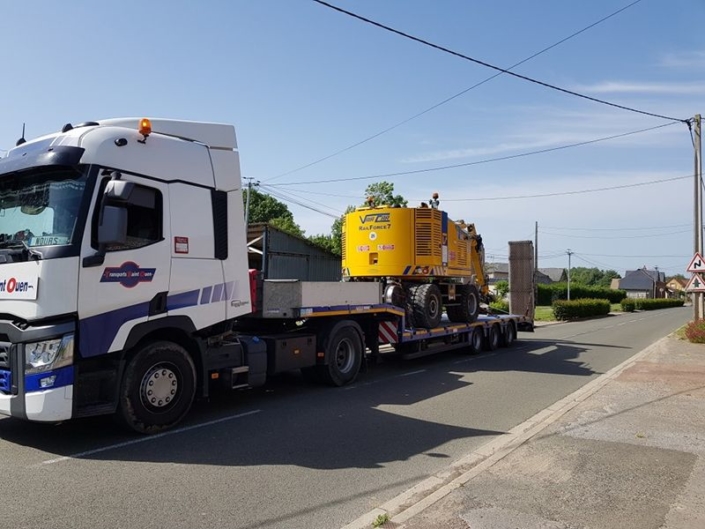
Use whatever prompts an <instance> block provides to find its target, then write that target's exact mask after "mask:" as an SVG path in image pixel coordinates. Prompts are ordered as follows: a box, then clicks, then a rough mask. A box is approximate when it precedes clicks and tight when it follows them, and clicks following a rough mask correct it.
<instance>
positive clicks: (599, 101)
mask: <svg viewBox="0 0 705 529" xmlns="http://www.w3.org/2000/svg"><path fill="white" fill-rule="evenodd" d="M313 1H314V2H316V3H317V4H321V5H323V6H326V7H328V8H330V9H333V10H335V11H338V12H340V13H343V14H345V15H348V16H351V17H353V18H356V19H358V20H361V21H362V22H365V23H367V24H371V25H373V26H376V27H378V28H381V29H384V30H385V31H389V32H391V33H394V34H396V35H399V36H401V37H404V38H406V39H410V40H413V41H414V42H418V43H420V44H423V45H425V46H429V47H431V48H434V49H437V50H440V51H442V52H445V53H448V54H450V55H454V56H456V57H460V58H461V59H465V60H466V61H470V62H473V63H475V64H479V65H481V66H485V67H486V68H491V69H493V70H495V71H498V72H501V73H505V74H507V75H511V76H512V77H516V78H518V79H523V80H524V81H529V82H531V83H535V84H538V85H540V86H544V87H546V88H550V89H552V90H556V91H558V92H563V93H565V94H569V95H572V96H575V97H579V98H582V99H587V100H588V101H593V102H595V103H600V104H602V105H607V106H610V107H614V108H619V109H621V110H627V111H629V112H634V113H636V114H642V115H645V116H651V117H655V118H660V119H665V120H668V121H676V122H680V123H689V120H688V119H682V118H674V117H671V116H665V115H663V114H657V113H655V112H647V111H645V110H639V109H636V108H633V107H628V106H625V105H619V104H617V103H611V102H609V101H605V100H604V99H598V98H596V97H592V96H588V95H585V94H581V93H579V92H575V91H573V90H568V89H566V88H561V87H559V86H556V85H554V84H550V83H546V82H544V81H539V80H538V79H534V78H532V77H528V76H526V75H521V74H518V73H515V72H511V71H509V70H508V69H506V68H500V67H499V66H495V65H493V64H490V63H488V62H485V61H481V60H479V59H475V58H473V57H470V56H468V55H464V54H462V53H459V52H457V51H453V50H451V49H450V48H446V47H444V46H440V45H438V44H434V43H432V42H429V41H427V40H424V39H421V38H419V37H414V36H413V35H410V34H409V33H404V32H403V31H400V30H398V29H394V28H392V27H390V26H386V25H384V24H381V23H379V22H375V21H374V20H371V19H369V18H366V17H363V16H361V15H358V14H356V13H353V12H352V11H348V10H347V9H343V8H341V7H338V6H335V5H333V4H329V3H328V2H324V1H323V0H313Z"/></svg>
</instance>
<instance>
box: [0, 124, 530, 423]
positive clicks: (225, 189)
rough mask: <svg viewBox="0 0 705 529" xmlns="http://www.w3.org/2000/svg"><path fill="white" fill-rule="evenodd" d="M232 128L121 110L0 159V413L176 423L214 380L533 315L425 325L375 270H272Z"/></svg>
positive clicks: (351, 357)
mask: <svg viewBox="0 0 705 529" xmlns="http://www.w3.org/2000/svg"><path fill="white" fill-rule="evenodd" d="M243 213H244V212H243V201H242V190H241V177H240V164H239V157H238V151H237V143H236V138H235V130H234V128H233V127H232V126H230V125H223V124H213V123H196V122H187V121H175V120H164V119H152V120H148V119H139V118H124V119H109V120H103V121H99V122H88V123H82V124H79V125H75V126H71V125H66V126H65V127H64V128H63V129H62V131H61V132H57V133H55V134H50V135H48V136H44V137H40V138H37V139H35V140H32V141H28V142H24V141H21V142H18V145H17V146H16V147H15V148H13V149H12V150H11V151H10V152H9V153H8V155H7V156H6V157H5V158H2V159H0V414H3V415H9V416H12V417H18V418H22V419H27V420H31V421H43V422H59V421H64V420H68V419H71V418H76V417H86V416H92V415H100V414H116V416H117V417H118V418H119V419H120V420H121V421H122V422H124V423H125V424H126V425H127V426H129V427H131V428H132V429H134V430H136V431H138V432H142V433H152V432H156V431H160V430H163V429H166V428H169V427H171V426H173V425H174V424H176V423H177V422H178V421H180V420H181V419H182V418H183V417H184V416H185V415H186V413H187V412H188V410H189V408H190V407H191V404H192V402H193V401H194V399H195V398H199V397H201V398H204V397H207V396H208V394H209V390H210V388H211V385H212V384H225V385H226V386H227V387H229V388H239V387H251V386H257V385H261V384H264V382H265V380H266V378H267V376H269V375H273V374H276V373H280V372H284V371H290V370H295V369H301V370H302V371H303V372H304V373H305V374H306V375H308V376H311V377H315V378H318V379H320V380H322V381H324V382H327V383H330V384H332V385H337V386H340V385H344V384H348V383H350V382H352V381H353V380H354V379H355V378H356V376H357V374H358V372H359V371H360V369H361V367H362V366H363V365H364V362H365V359H366V357H367V356H368V355H377V354H379V352H380V346H381V345H389V346H390V349H392V350H394V351H396V352H399V353H404V354H410V355H419V354H426V353H428V352H432V351H433V352H435V351H442V350H448V349H459V348H465V349H479V348H480V347H482V346H483V344H484V347H489V348H496V347H498V346H500V345H509V344H510V343H511V342H512V341H513V340H514V339H515V338H516V333H517V330H521V329H522V328H523V327H525V328H527V329H531V320H530V315H529V314H528V312H527V316H512V315H506V316H481V317H480V318H479V319H478V320H477V321H476V322H474V323H471V324H463V323H450V322H447V321H444V322H442V323H441V324H440V325H439V327H438V328H434V329H413V328H409V326H408V324H407V323H406V322H405V317H404V309H403V308H400V307H396V306H394V305H392V304H390V303H385V301H384V299H383V293H382V289H381V286H380V285H381V284H380V283H376V282H369V283H363V282H355V283H352V282H350V283H347V282H306V281H298V280H268V279H267V278H266V277H263V274H262V273H261V272H258V271H256V270H250V268H249V266H248V242H247V240H246V229H245V225H244V214H243Z"/></svg>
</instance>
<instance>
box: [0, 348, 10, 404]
mask: <svg viewBox="0 0 705 529" xmlns="http://www.w3.org/2000/svg"><path fill="white" fill-rule="evenodd" d="M10 345H11V344H10V343H8V342H0V393H10V390H11V388H12V372H11V371H10Z"/></svg>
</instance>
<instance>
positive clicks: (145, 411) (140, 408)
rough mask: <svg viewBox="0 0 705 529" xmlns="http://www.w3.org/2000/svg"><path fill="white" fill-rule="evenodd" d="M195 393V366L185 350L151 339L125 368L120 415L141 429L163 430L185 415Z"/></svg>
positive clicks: (119, 404)
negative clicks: (152, 341) (151, 341)
mask: <svg viewBox="0 0 705 529" xmlns="http://www.w3.org/2000/svg"><path fill="white" fill-rule="evenodd" d="M195 394H196V368H195V367H194V364H193V360H191V357H190V356H189V354H188V353H187V352H186V350H185V349H184V348H183V347H181V346H179V345H177V344H175V343H171V342H154V343H150V344H147V345H146V346H144V347H143V348H142V349H140V350H139V351H138V352H137V354H136V355H135V356H134V357H133V358H132V360H131V361H130V362H129V364H128V365H127V367H126V368H125V375H124V377H123V379H122V384H121V387H120V397H119V402H118V411H117V418H118V419H119V420H120V421H121V422H122V423H123V424H124V425H125V426H127V427H129V428H131V429H133V430H135V431H137V432H139V433H145V434H151V433H156V432H160V431H162V430H166V429H168V428H171V427H172V426H174V425H175V424H176V423H178V422H179V421H180V420H181V419H183V418H184V416H185V415H186V414H187V413H188V411H189V409H190V408H191V404H192V403H193V399H194V395H195Z"/></svg>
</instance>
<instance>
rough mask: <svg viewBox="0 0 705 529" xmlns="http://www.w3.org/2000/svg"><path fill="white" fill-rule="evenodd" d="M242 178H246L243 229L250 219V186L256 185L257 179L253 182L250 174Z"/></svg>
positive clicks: (257, 183)
mask: <svg viewBox="0 0 705 529" xmlns="http://www.w3.org/2000/svg"><path fill="white" fill-rule="evenodd" d="M243 179H245V180H247V195H246V196H247V198H246V200H245V229H247V226H248V223H249V221H250V191H252V186H253V185H254V186H258V185H259V181H257V182H254V183H253V180H254V178H252V177H251V176H244V177H243Z"/></svg>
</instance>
